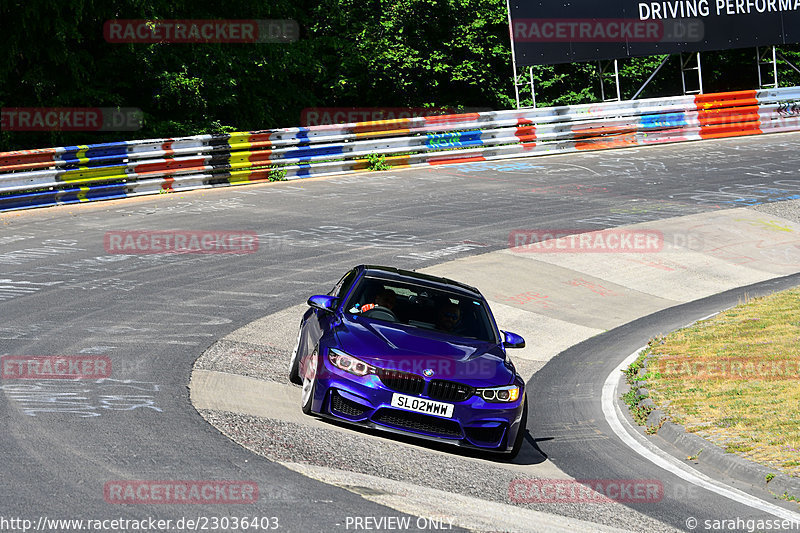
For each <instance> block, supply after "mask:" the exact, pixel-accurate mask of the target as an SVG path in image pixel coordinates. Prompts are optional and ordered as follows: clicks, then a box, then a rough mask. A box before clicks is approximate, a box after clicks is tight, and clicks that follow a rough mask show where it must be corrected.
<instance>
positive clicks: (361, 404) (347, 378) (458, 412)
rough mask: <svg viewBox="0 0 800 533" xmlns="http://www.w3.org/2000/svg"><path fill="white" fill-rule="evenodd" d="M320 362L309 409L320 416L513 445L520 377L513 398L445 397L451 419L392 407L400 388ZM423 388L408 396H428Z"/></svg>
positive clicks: (452, 440)
mask: <svg viewBox="0 0 800 533" xmlns="http://www.w3.org/2000/svg"><path fill="white" fill-rule="evenodd" d="M323 366H324V372H318V374H317V382H316V387H315V393H314V399H313V401H312V411H313V412H314V413H317V414H319V415H320V416H323V417H326V418H332V419H335V420H338V421H342V422H346V423H349V424H354V425H358V426H362V427H368V428H373V429H378V430H381V431H387V432H391V433H399V434H404V435H412V436H415V437H419V438H423V439H426V440H432V441H436V442H443V443H447V444H450V445H455V446H461V447H466V448H472V449H479V450H491V451H495V452H510V451H511V450H512V448H513V446H514V442H515V439H516V437H517V433H518V431H519V427H520V421H521V417H522V410H523V402H524V396H525V395H524V382H523V381H522V380H521V379H519V378H517V382H516V383H515V384H516V385H518V386H519V387H520V398H519V399H518V400H517V401H515V402H509V403H494V402H487V401H485V400H483V399H482V398H480V397H479V396H471V397H470V398H467V399H466V400H464V401H461V402H445V403H452V404H453V406H454V408H453V416H452V418H445V417H441V416H435V415H430V414H423V413H417V412H415V411H407V410H404V409H399V408H396V407H393V406H392V405H391V401H392V396H393V394H395V393H399V394H406V393H404V392H400V391H395V390H392V389H390V388H389V387H387V386H386V385H385V384H384V383H383V382H382V381H381V379H380V378H379V377H378V376H376V375H374V374H371V375H367V376H364V377H358V376H354V375H352V374H349V373H347V372H344V371H342V370H339V369H338V368H336V367H334V366H333V365H331V364H330V362H329V361H327V357H325V356H321V357H320V360H319V367H318V368H319V369H322V368H323ZM499 385H505V384H499ZM425 391H427V384H426V388H425ZM425 391H423V393H422V394H419V395H413V396H415V397H419V398H426V399H432V398H428V397H427V396H426V395H425ZM406 395H408V394H406ZM433 400H434V401H441V400H438V399H433Z"/></svg>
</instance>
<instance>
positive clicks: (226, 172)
mask: <svg viewBox="0 0 800 533" xmlns="http://www.w3.org/2000/svg"><path fill="white" fill-rule="evenodd" d="M786 131H800V87H789V88H783V89H772V90H761V91H737V92H730V93H717V94H705V95H698V96H694V97H691V96H682V97H673V98H660V99H651V100H636V101H623V102H610V103H602V104H586V105H576V106H564V107H552V108H538V109H523V110H512V111H491V112H483V113H466V114H461V115H443V116H424V117H414V118H408V119H399V120H386V121H376V122H359V123H353V124H335V125H325V126H311V127H307V128H283V129H276V130H265V131H253V132H239V133H231V134H221V135H196V136H192V137H182V138H176V139H146V140H137V141H124V142H117V143H107V144H95V145H86V146H67V147H60V148H45V149H39V150H22V151H16V152H4V153H0V211H7V210H13V209H24V208H29V207H40V206H49V205H58V204H69V203H78V202H89V201H95V200H104V199H115V198H125V197H131V196H141V195H148V194H158V193H163V192H173V191H186V190H192V189H202V188H211V187H223V186H230V185H240V184H246V183H256V182H263V181H266V180H269V178H270V176H271V175H272V174H273V173H274V172H275V171H276V170H279V171H281V172H283V171H285V177H286V179H297V178H303V177H310V176H325V175H331V174H341V173H347V172H357V171H365V170H367V169H368V167H369V163H368V160H367V158H368V156H370V155H371V154H382V155H384V156H385V158H386V162H387V163H388V164H389V165H391V166H392V167H393V168H404V167H412V166H420V165H442V164H451V163H464V162H469V161H485V160H490V159H501V158H510V157H525V156H535V155H543V154H552V153H558V152H571V151H578V150H600V149H609V148H620V147H627V146H642V145H650V144H659V143H670V142H683V141H692V140H700V139H711V138H720V137H732V136H738V135H756V134H760V133H776V132H786Z"/></svg>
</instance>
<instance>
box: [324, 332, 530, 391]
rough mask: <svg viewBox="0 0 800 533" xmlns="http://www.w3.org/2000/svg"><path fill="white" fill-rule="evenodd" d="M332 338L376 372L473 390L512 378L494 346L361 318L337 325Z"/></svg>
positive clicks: (495, 345)
mask: <svg viewBox="0 0 800 533" xmlns="http://www.w3.org/2000/svg"><path fill="white" fill-rule="evenodd" d="M335 334H336V340H337V344H338V346H339V348H341V349H342V350H343V351H345V352H347V353H348V354H350V355H353V356H354V357H358V358H359V359H361V360H362V361H365V362H367V363H369V364H371V365H373V366H375V367H378V368H383V369H388V370H398V371H402V372H410V373H413V374H417V375H420V376H425V377H428V378H430V379H446V380H453V381H459V382H461V383H465V384H468V385H471V386H473V387H485V386H498V385H508V384H510V383H511V382H512V381H513V379H514V373H513V372H512V370H511V369H509V368H508V366H507V365H506V363H505V357H504V352H503V349H502V348H501V347H500V346H499V345H498V344H497V343H491V342H486V341H481V340H477V339H468V338H463V337H457V336H448V335H444V334H441V333H438V332H434V331H428V330H425V329H420V328H412V327H408V326H401V325H394V324H390V323H386V322H378V321H375V320H369V319H365V318H362V317H355V318H353V319H352V320H344V321H342V323H341V324H340V326H339V327H338V328H336V333H335ZM426 370H427V372H426Z"/></svg>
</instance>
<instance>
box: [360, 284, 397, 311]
mask: <svg viewBox="0 0 800 533" xmlns="http://www.w3.org/2000/svg"><path fill="white" fill-rule="evenodd" d="M396 301H397V295H396V294H395V293H394V291H393V290H391V289H383V290H382V291H380V292H379V293H378V294H376V295H375V303H372V304H366V305H363V306H361V312H362V313H364V312H366V311H369V310H370V309H374V308H375V307H385V308H387V309H389V310H392V309H394V304H395V302H396Z"/></svg>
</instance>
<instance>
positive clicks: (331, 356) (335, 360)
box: [328, 348, 375, 376]
mask: <svg viewBox="0 0 800 533" xmlns="http://www.w3.org/2000/svg"><path fill="white" fill-rule="evenodd" d="M328 360H329V361H330V362H331V364H332V365H333V366H335V367H336V368H338V369H340V370H344V371H345V372H349V373H351V374H355V375H356V376H366V375H367V374H374V373H375V367H374V366H372V365H370V364H367V363H365V362H364V361H362V360H361V359H358V358H355V357H353V356H352V355H350V354H346V353H344V352H343V351H341V350H337V349H336V348H331V349H330V350H328Z"/></svg>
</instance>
